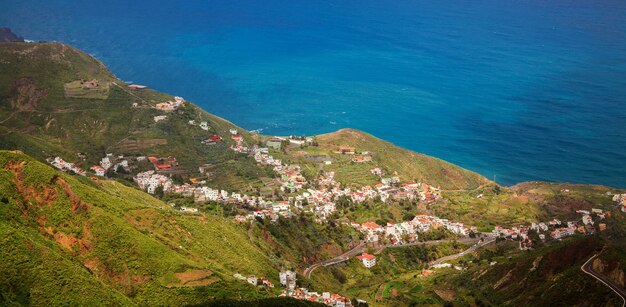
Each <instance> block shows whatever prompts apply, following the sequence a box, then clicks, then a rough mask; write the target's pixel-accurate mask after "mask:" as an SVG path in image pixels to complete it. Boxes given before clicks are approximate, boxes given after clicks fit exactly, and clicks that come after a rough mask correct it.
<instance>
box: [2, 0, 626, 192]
mask: <svg viewBox="0 0 626 307" xmlns="http://www.w3.org/2000/svg"><path fill="white" fill-rule="evenodd" d="M178 2H180V3H178ZM1 6H2V9H0V26H9V27H11V28H12V29H13V30H14V32H16V33H18V34H19V35H22V36H25V37H26V38H28V39H33V40H56V41H61V42H65V43H69V44H72V45H74V46H76V47H78V48H81V49H83V50H86V51H87V52H89V53H91V54H93V55H95V56H96V57H97V58H99V59H100V60H102V61H103V62H104V63H105V64H107V65H108V66H109V67H110V68H111V69H112V71H113V72H114V73H115V74H116V75H117V76H118V77H120V78H121V79H123V80H127V81H134V82H136V83H139V84H146V85H149V86H151V87H152V88H156V89H159V90H162V91H165V92H169V93H172V94H177V95H181V96H183V97H185V98H186V99H188V100H191V101H193V102H195V103H197V104H199V105H200V106H202V107H203V108H204V109H206V110H207V111H209V112H211V113H214V114H217V115H219V116H222V117H225V118H227V119H229V120H231V121H233V122H234V123H236V124H238V125H240V126H242V127H244V128H246V129H250V130H252V129H263V130H262V132H263V133H265V134H277V135H285V134H307V135H310V134H318V133H325V132H330V131H334V130H336V129H339V128H343V127H353V128H357V129H362V130H364V131H367V132H369V133H371V134H374V135H376V136H378V137H380V138H383V139H386V140H389V141H391V142H393V143H395V144H397V145H399V146H402V147H406V148H409V149H412V150H415V151H419V152H423V153H426V154H429V155H433V156H436V157H439V158H442V159H444V160H447V161H450V162H453V163H455V164H458V165H461V166H463V167H466V168H468V169H471V170H474V171H476V172H479V173H481V174H483V175H485V176H487V177H489V178H493V177H494V176H495V177H496V180H497V181H498V182H499V183H501V184H507V185H510V184H514V183H517V182H520V181H527V180H550V181H568V182H580V183H597V184H605V185H610V186H616V187H626V1H623V0H597V1H590V0H576V1H573V0H572V1H567V0H550V1H545V0H518V1H502V0H485V1H482V0H478V1H461V0H437V1H429V0H416V1H409V0H395V1H382V0H362V1H352V0H334V1H332V0H328V1H313V0H290V1H272V0H264V1H260V0H256V1H233V0H229V1H206V0H203V1H200V0H190V1H168V2H165V1H162V2H158V1H147V0H139V1H117V0H115V1H93V0H87V1H80V2H78V1H66V0H63V1H62V0H53V1H50V0H47V1H43V0H39V1H36V0H19V1H18V0H4V1H2V5H1Z"/></svg>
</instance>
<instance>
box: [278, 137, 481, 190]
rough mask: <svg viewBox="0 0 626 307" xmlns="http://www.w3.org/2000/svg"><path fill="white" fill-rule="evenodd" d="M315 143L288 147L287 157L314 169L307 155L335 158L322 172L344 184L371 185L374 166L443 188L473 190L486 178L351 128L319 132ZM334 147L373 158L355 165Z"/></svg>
mask: <svg viewBox="0 0 626 307" xmlns="http://www.w3.org/2000/svg"><path fill="white" fill-rule="evenodd" d="M316 140H317V141H318V143H319V146H316V147H308V148H304V149H289V158H290V159H293V160H296V161H298V162H299V163H302V164H303V165H305V167H306V168H308V169H310V170H312V171H313V172H314V171H315V170H316V168H317V165H315V164H314V163H313V162H310V160H307V156H308V157H311V156H328V157H331V158H333V159H335V160H336V161H335V162H333V164H331V165H327V166H325V167H324V170H326V171H335V172H336V177H337V180H338V181H340V182H344V183H348V182H349V183H356V184H359V185H367V184H374V183H377V182H378V181H379V179H378V178H377V177H376V176H374V175H372V174H371V173H370V170H371V169H372V168H374V167H381V168H382V169H384V170H386V172H387V174H389V175H392V174H393V173H394V172H397V174H398V176H400V178H401V179H402V180H403V181H411V180H416V181H419V182H426V183H429V184H432V185H435V186H441V188H443V189H474V188H477V187H478V186H480V185H483V184H486V183H488V182H489V181H488V180H487V179H485V178H484V177H482V176H480V175H478V174H476V173H474V172H471V171H468V170H466V169H463V168H461V167H458V166H456V165H453V164H451V163H448V162H445V161H443V160H440V159H437V158H433V157H429V156H426V155H423V154H420V153H416V152H412V151H410V150H406V149H403V148H400V147H398V146H395V145H393V144H391V143H389V142H386V141H383V140H381V139H378V138H376V137H374V136H372V135H370V134H367V133H365V132H362V131H358V130H354V129H341V130H339V131H336V132H333V133H328V134H323V135H319V136H317V137H316ZM338 146H352V147H355V148H356V150H357V152H364V151H369V152H370V153H371V154H372V157H373V161H372V162H369V163H361V164H356V163H352V162H351V160H350V159H351V158H352V157H353V156H349V155H340V154H336V153H334V151H335V150H337V148H338Z"/></svg>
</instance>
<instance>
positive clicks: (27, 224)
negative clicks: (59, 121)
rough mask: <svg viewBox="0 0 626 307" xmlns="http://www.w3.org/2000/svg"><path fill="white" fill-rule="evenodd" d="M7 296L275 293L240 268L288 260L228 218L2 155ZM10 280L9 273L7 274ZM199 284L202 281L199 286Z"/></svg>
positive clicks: (19, 299) (170, 299)
mask: <svg viewBox="0 0 626 307" xmlns="http://www.w3.org/2000/svg"><path fill="white" fill-rule="evenodd" d="M0 177H1V178H2V180H0V200H1V206H0V232H2V235H1V236H0V237H2V246H3V248H2V250H1V251H0V253H1V254H2V259H3V261H2V264H1V265H0V275H2V276H4V277H3V278H2V279H1V280H0V293H2V296H1V297H2V300H3V301H4V302H5V303H11V302H13V303H22V304H35V305H40V304H89V305H91V304H92V303H96V302H98V301H100V302H101V303H104V304H113V305H118V304H119V305H124V304H132V303H142V304H143V303H147V304H176V305H178V304H193V303H195V304H198V303H202V302H206V301H209V300H211V299H215V298H232V297H242V298H246V299H255V298H259V297H263V296H266V294H263V293H262V292H259V291H258V290H255V287H252V286H249V285H248V284H247V283H245V282H242V281H236V280H234V278H233V277H232V275H233V274H234V273H238V272H240V273H242V274H258V275H259V276H267V277H269V278H273V279H275V278H276V277H277V271H276V269H275V268H276V267H278V264H277V263H275V262H274V261H273V260H270V259H269V258H268V257H267V256H266V255H265V254H264V253H263V252H261V250H260V249H259V248H258V247H257V246H255V245H252V243H250V242H249V241H248V238H247V235H246V233H245V229H242V228H241V227H239V226H236V225H234V224H232V222H230V221H227V220H224V219H223V218H219V217H213V216H195V215H183V214H181V213H179V211H174V210H173V209H172V208H170V207H169V206H167V205H166V204H164V203H163V202H161V201H159V200H157V199H154V198H152V197H151V196H148V195H146V194H145V193H143V192H140V191H137V190H135V189H133V188H129V187H126V186H123V185H121V184H119V183H116V182H113V181H106V182H99V181H91V180H90V179H86V178H82V177H81V178H76V177H73V176H69V175H66V174H64V173H61V172H59V171H56V170H54V169H52V168H51V167H49V166H47V165H44V164H42V163H40V162H37V161H35V160H33V159H32V158H29V157H27V156H25V155H23V154H21V153H14V152H6V151H1V152H0ZM5 277H6V278H5ZM190 286H194V287H193V288H190Z"/></svg>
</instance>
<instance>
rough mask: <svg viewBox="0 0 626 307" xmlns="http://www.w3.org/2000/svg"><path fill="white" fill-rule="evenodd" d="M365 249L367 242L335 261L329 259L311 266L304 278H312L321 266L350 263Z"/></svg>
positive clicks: (336, 258)
mask: <svg viewBox="0 0 626 307" xmlns="http://www.w3.org/2000/svg"><path fill="white" fill-rule="evenodd" d="M363 247H365V242H363V241H361V242H360V243H359V244H358V245H357V246H355V247H354V248H352V249H351V250H349V251H347V252H345V253H343V254H342V255H339V256H337V257H335V258H333V259H328V260H324V261H322V262H318V263H316V264H313V265H311V266H309V267H308V268H306V270H304V276H306V278H310V277H311V273H312V272H313V270H315V269H317V268H319V267H320V266H329V265H333V264H337V263H340V262H344V261H348V260H349V259H350V258H352V257H354V256H356V255H358V254H360V253H362V252H363Z"/></svg>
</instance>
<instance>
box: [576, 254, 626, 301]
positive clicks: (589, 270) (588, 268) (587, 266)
mask: <svg viewBox="0 0 626 307" xmlns="http://www.w3.org/2000/svg"><path fill="white" fill-rule="evenodd" d="M599 255H600V253H598V254H595V255H593V256H591V258H589V260H587V262H585V263H584V264H583V265H582V266H581V267H580V269H581V270H582V271H583V272H585V273H586V274H589V275H591V277H593V278H595V279H597V280H598V281H600V282H601V283H603V284H604V285H605V286H607V287H609V288H611V290H613V292H615V293H617V295H619V297H621V298H622V301H623V303H622V307H624V306H626V290H624V288H622V287H621V286H620V285H618V284H617V283H615V282H614V281H613V280H611V279H610V278H608V277H607V276H606V275H604V274H602V273H600V272H598V271H595V270H594V269H593V265H592V264H593V260H594V259H595V258H596V257H598V256H599Z"/></svg>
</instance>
